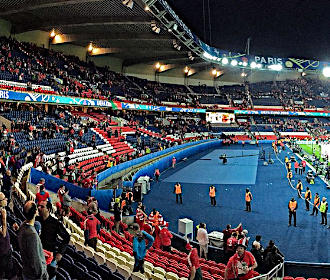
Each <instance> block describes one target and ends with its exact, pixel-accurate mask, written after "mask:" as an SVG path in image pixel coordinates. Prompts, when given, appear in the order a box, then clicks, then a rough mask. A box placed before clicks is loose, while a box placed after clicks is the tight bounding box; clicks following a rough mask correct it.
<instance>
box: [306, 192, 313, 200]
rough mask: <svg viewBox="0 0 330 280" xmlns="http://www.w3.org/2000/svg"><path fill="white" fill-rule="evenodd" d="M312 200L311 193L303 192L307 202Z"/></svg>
mask: <svg viewBox="0 0 330 280" xmlns="http://www.w3.org/2000/svg"><path fill="white" fill-rule="evenodd" d="M311 198H312V195H311V191H310V190H308V191H306V192H305V199H306V200H307V199H308V200H310V199H311Z"/></svg>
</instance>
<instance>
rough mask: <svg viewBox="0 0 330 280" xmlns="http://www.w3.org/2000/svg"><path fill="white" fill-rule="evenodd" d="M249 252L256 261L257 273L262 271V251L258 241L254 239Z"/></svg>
mask: <svg viewBox="0 0 330 280" xmlns="http://www.w3.org/2000/svg"><path fill="white" fill-rule="evenodd" d="M251 253H252V255H253V256H254V258H255V259H256V262H257V264H258V267H257V268H256V271H257V272H259V273H263V272H264V271H263V254H262V253H263V252H262V250H261V245H260V243H259V242H256V241H254V242H253V244H252V249H251Z"/></svg>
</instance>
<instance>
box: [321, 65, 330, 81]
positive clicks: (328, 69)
mask: <svg viewBox="0 0 330 280" xmlns="http://www.w3.org/2000/svg"><path fill="white" fill-rule="evenodd" d="M322 73H323V76H324V77H326V78H330V67H324V68H323V71H322Z"/></svg>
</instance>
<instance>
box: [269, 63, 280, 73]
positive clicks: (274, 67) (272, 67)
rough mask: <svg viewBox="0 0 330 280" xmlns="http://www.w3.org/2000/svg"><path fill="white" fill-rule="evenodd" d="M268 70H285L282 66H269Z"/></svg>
mask: <svg viewBox="0 0 330 280" xmlns="http://www.w3.org/2000/svg"><path fill="white" fill-rule="evenodd" d="M268 68H269V69H271V70H274V71H281V70H282V69H283V66H282V65H281V64H273V65H269V66H268Z"/></svg>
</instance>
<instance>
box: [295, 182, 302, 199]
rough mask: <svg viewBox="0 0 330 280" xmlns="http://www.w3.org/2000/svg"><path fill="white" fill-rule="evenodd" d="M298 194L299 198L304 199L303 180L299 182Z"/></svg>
mask: <svg viewBox="0 0 330 280" xmlns="http://www.w3.org/2000/svg"><path fill="white" fill-rule="evenodd" d="M296 189H297V192H298V198H302V195H301V192H302V190H303V184H302V182H301V180H298V184H297V186H296Z"/></svg>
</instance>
